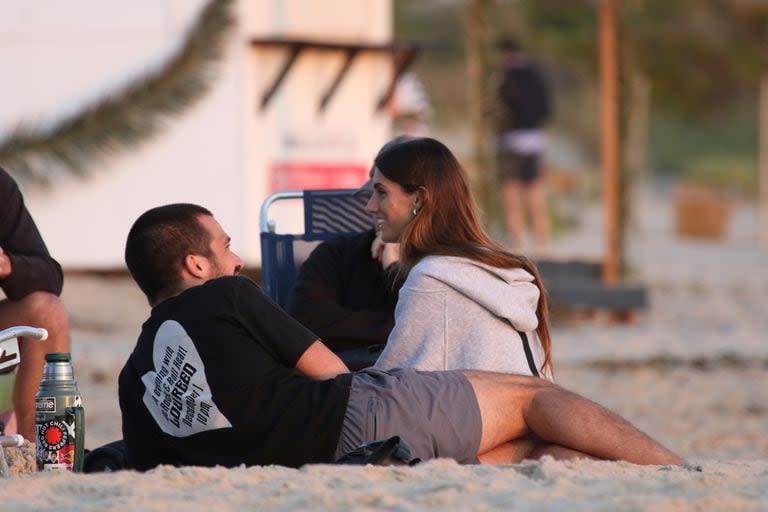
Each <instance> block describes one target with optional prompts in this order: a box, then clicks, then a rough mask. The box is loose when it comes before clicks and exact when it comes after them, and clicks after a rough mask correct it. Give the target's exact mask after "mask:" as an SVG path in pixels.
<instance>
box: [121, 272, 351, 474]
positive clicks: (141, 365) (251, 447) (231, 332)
mask: <svg viewBox="0 0 768 512" xmlns="http://www.w3.org/2000/svg"><path fill="white" fill-rule="evenodd" d="M316 339H317V336H315V335H314V334H312V333H311V332H310V331H308V330H307V329H305V328H304V327H303V326H301V325H300V324H299V323H298V322H296V321H295V320H293V319H292V318H291V317H290V316H288V315H287V314H286V313H285V312H284V311H283V310H282V309H280V308H279V307H278V306H277V305H275V304H274V303H273V302H272V301H271V300H269V299H268V298H267V297H266V296H265V295H264V294H263V293H262V292H261V290H260V289H259V288H258V286H257V285H256V284H255V283H253V282H252V281H250V280H249V279H247V278H245V277H223V278H219V279H215V280H212V281H209V282H207V283H205V284H204V285H201V286H197V287H194V288H190V289H188V290H185V291H184V292H182V293H181V294H179V295H177V296H176V297H172V298H170V299H168V300H165V301H163V302H162V303H160V304H159V305H157V306H155V307H154V308H153V309H152V314H151V316H150V318H149V320H147V321H146V322H145V323H144V326H143V328H142V332H141V335H140V336H139V340H138V343H137V344H136V347H135V348H134V350H133V353H132V354H131V356H130V358H129V359H128V361H127V362H126V364H125V366H124V367H123V369H122V371H121V373H120V379H119V395H120V408H121V411H122V417H123V437H124V439H125V443H126V455H127V459H128V465H129V467H131V468H135V469H140V470H144V469H149V468H152V467H154V466H156V465H158V464H173V465H199V466H213V465H222V466H229V467H231V466H237V465H240V464H246V465H266V464H280V465H285V466H292V467H298V466H300V465H302V464H306V463H323V462H331V461H332V459H333V455H334V451H335V449H336V445H337V444H338V438H339V433H340V429H341V423H342V421H343V419H344V413H345V410H346V404H347V400H348V397H349V383H350V378H351V374H344V375H340V376H338V377H336V378H335V379H331V380H325V381H317V380H312V379H309V378H307V377H304V376H303V375H301V374H300V373H299V372H298V371H297V370H295V369H294V366H295V364H296V362H297V361H298V359H299V358H300V357H301V355H302V354H303V353H304V351H305V350H306V349H307V348H308V347H309V346H310V345H311V344H312V343H313V342H314V341H315V340H316Z"/></svg>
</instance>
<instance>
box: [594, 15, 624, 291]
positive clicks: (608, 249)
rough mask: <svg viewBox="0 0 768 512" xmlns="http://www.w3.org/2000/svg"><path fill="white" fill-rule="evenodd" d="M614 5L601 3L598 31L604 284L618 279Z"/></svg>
mask: <svg viewBox="0 0 768 512" xmlns="http://www.w3.org/2000/svg"><path fill="white" fill-rule="evenodd" d="M617 2H618V0H601V2H600V28H599V41H598V43H599V57H600V58H599V60H600V62H599V65H600V132H601V136H600V160H601V165H602V174H603V179H602V184H603V209H604V211H603V215H604V216H605V225H604V228H605V256H604V260H603V282H604V283H605V284H615V283H616V282H617V281H618V278H619V261H620V254H619V229H618V228H619V109H618V100H619V98H618V64H617V58H616V57H617V34H616V24H617V16H616V14H617Z"/></svg>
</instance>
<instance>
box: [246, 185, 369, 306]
mask: <svg viewBox="0 0 768 512" xmlns="http://www.w3.org/2000/svg"><path fill="white" fill-rule="evenodd" d="M357 192H358V190H357V189H334V190H304V191H290V192H277V193H275V194H272V195H271V196H269V197H267V198H266V199H265V200H264V203H263V204H262V206H261V213H260V222H259V225H260V228H261V275H262V281H263V284H264V292H265V293H266V294H267V295H268V296H269V297H271V298H272V300H274V301H275V302H277V303H278V304H279V305H280V306H281V307H283V308H284V307H286V306H287V305H288V299H289V298H290V295H291V291H292V290H293V285H294V283H295V282H296V276H297V275H298V270H299V268H300V267H301V264H302V263H304V261H305V260H306V259H307V257H308V256H309V254H310V253H311V252H312V249H314V247H315V246H316V245H318V244H319V243H320V242H322V241H323V240H328V239H331V238H335V237H337V236H342V235H353V234H356V233H360V232H363V231H366V230H368V229H371V228H372V227H373V220H372V218H371V216H370V214H368V212H366V211H365V204H366V202H367V201H368V198H367V197H366V195H365V194H359V193H357ZM296 199H301V200H302V203H303V207H304V230H303V232H302V233H276V231H277V229H278V224H279V221H280V219H273V218H271V217H270V214H269V208H270V206H272V205H273V204H275V203H277V202H279V201H284V200H294V201H295V200H296Z"/></svg>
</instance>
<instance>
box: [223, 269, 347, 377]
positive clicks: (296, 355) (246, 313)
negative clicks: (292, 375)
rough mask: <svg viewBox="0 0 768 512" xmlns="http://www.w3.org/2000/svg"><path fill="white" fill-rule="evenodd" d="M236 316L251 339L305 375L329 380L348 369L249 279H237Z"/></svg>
mask: <svg viewBox="0 0 768 512" xmlns="http://www.w3.org/2000/svg"><path fill="white" fill-rule="evenodd" d="M237 279H238V281H239V283H238V285H239V294H238V298H237V300H236V304H237V309H238V315H237V316H236V318H238V319H240V321H242V323H243V326H244V327H245V328H246V330H247V331H248V332H249V333H250V335H251V338H252V339H254V340H257V342H258V343H260V344H262V345H263V346H264V347H265V348H266V349H267V350H268V351H269V352H272V353H273V354H274V355H275V356H276V358H277V359H279V360H280V361H282V362H283V363H284V364H285V365H286V366H290V367H294V368H296V370H298V371H299V372H301V373H302V374H304V375H305V376H307V377H310V378H313V379H318V380H322V379H329V378H332V377H334V376H336V375H338V374H341V373H348V372H349V369H348V368H347V367H346V365H345V364H344V363H343V362H342V361H341V359H339V358H338V356H336V355H335V354H334V353H333V352H331V351H330V350H329V349H328V347H326V346H325V345H323V343H322V342H321V341H320V340H319V339H317V335H315V334H314V333H312V332H311V331H309V330H308V329H307V328H306V327H304V326H303V325H301V324H300V323H299V322H297V321H296V320H295V319H294V318H292V317H291V316H290V315H288V314H287V313H286V312H285V311H284V310H283V309H282V308H280V307H279V306H278V305H277V304H275V303H274V302H272V301H271V300H270V299H269V298H268V297H267V296H266V295H264V293H263V292H262V291H261V290H260V289H259V288H258V287H257V286H256V285H255V283H253V282H252V281H250V280H249V279H245V278H237Z"/></svg>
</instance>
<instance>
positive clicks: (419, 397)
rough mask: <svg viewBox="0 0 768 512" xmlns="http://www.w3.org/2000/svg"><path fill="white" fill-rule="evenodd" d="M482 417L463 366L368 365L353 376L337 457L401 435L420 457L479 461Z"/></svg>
mask: <svg viewBox="0 0 768 512" xmlns="http://www.w3.org/2000/svg"><path fill="white" fill-rule="evenodd" d="M481 435H482V420H481V418H480V407H479V406H478V404H477V398H476V397H475V392H474V390H473V389H472V385H471V384H470V383H469V381H468V380H467V378H466V377H465V376H464V374H462V373H461V372H460V371H448V372H420V371H416V370H413V369H396V370H390V371H386V372H385V371H383V370H378V369H375V368H366V369H365V370H361V371H359V372H357V373H356V374H355V375H354V376H353V377H352V387H351V389H350V392H349V402H348V404H347V412H346V414H345V416H344V423H343V424H342V426H341V435H340V437H339V445H338V447H337V448H336V459H338V458H340V457H341V456H342V455H344V454H346V453H349V452H351V451H352V450H354V449H356V448H357V447H359V446H360V445H362V444H364V443H367V442H370V441H375V440H379V439H386V438H388V437H391V436H400V437H401V438H402V439H404V440H405V441H406V442H407V443H408V445H409V446H410V447H411V452H412V455H413V456H414V457H418V458H420V459H424V460H426V459H433V458H436V457H450V458H452V459H455V460H456V461H457V462H460V463H462V464H474V463H477V451H478V449H479V448H480V437H481Z"/></svg>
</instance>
